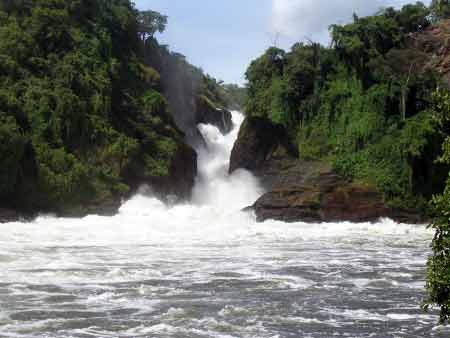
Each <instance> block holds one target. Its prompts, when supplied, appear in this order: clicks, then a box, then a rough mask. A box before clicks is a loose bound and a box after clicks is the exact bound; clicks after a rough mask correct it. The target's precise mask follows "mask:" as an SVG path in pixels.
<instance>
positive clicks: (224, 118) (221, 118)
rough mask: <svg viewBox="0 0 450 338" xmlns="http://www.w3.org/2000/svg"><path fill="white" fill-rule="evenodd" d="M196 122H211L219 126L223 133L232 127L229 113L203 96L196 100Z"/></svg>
mask: <svg viewBox="0 0 450 338" xmlns="http://www.w3.org/2000/svg"><path fill="white" fill-rule="evenodd" d="M195 121H196V124H199V123H205V124H211V125H213V126H216V127H217V128H219V130H220V131H221V132H222V133H223V134H227V133H229V132H230V131H231V129H233V121H232V116H231V113H230V112H229V111H228V110H225V109H220V108H216V107H214V105H213V104H212V103H211V102H209V100H208V98H206V97H204V96H199V97H197V101H196V118H195Z"/></svg>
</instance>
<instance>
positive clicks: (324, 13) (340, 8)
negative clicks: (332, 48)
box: [272, 0, 429, 42]
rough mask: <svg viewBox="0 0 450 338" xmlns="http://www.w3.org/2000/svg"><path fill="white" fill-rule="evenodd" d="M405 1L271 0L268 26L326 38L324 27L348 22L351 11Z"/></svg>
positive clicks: (303, 36) (294, 34) (284, 32)
mask: <svg viewBox="0 0 450 338" xmlns="http://www.w3.org/2000/svg"><path fill="white" fill-rule="evenodd" d="M408 2H413V0H410V1H408V0H272V30H273V33H274V34H277V33H278V34H281V35H283V36H285V37H288V38H291V39H295V40H305V39H311V40H318V41H320V42H326V41H328V27H329V26H330V25H331V24H335V23H346V22H349V21H350V20H351V18H352V15H353V13H356V14H358V15H359V16H366V15H371V14H374V13H375V12H377V11H378V10H379V9H380V8H382V7H387V6H394V7H398V6H401V5H403V4H405V3H408ZM425 2H429V1H425Z"/></svg>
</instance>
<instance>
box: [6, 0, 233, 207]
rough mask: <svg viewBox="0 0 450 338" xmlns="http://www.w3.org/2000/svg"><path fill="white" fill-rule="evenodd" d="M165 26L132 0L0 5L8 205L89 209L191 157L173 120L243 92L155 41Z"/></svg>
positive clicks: (23, 0)
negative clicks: (193, 104) (198, 105)
mask: <svg viewBox="0 0 450 338" xmlns="http://www.w3.org/2000/svg"><path fill="white" fill-rule="evenodd" d="M166 24H167V17H165V16H163V15H161V14H159V13H157V12H154V11H146V12H139V11H137V10H136V9H135V8H134V5H133V3H132V2H130V1H128V0H98V1H90V0H76V1H75V0H74V1H65V0H33V1H31V0H9V1H2V2H0V157H1V158H2V166H1V169H0V207H3V208H13V209H16V210H19V211H21V212H30V213H33V212H35V211H47V212H56V213H61V214H77V213H80V214H83V213H86V212H88V211H89V210H88V207H89V208H90V207H92V206H103V208H104V207H105V205H110V204H114V203H119V202H120V199H121V198H123V197H124V196H127V195H129V193H130V192H132V190H133V189H136V188H137V186H138V185H139V184H140V183H144V182H147V183H152V184H155V185H158V184H159V183H161V182H165V183H167V181H169V180H170V179H172V176H173V173H172V172H171V171H172V167H173V162H174V161H177V160H178V161H180V159H181V158H182V156H181V155H180V154H184V156H185V158H186V156H188V157H189V156H190V157H191V158H192V157H195V153H194V151H193V150H192V149H191V148H190V146H189V145H187V144H186V138H185V135H184V133H183V132H182V131H181V130H180V128H181V129H183V126H182V125H176V123H175V121H174V117H175V118H176V117H177V115H178V116H179V115H182V113H183V111H184V110H188V109H189V108H188V107H187V104H186V107H183V104H185V102H187V103H190V102H193V101H196V100H200V99H201V100H202V102H203V103H204V105H206V106H207V107H209V108H210V109H214V110H215V109H216V108H220V107H221V108H224V107H226V106H228V105H231V102H235V99H234V97H235V95H236V92H235V91H233V89H234V87H233V86H229V90H228V89H227V88H228V87H226V86H225V85H223V84H222V83H221V82H218V81H216V80H215V79H213V78H211V77H209V76H205V75H204V74H203V72H202V71H201V70H200V69H198V68H196V67H194V66H192V65H190V64H189V63H188V62H187V61H186V60H185V58H184V57H183V56H182V55H181V54H177V53H174V52H171V51H169V49H168V48H167V46H161V45H159V44H158V42H157V40H156V39H155V37H154V34H155V33H156V32H162V31H163V30H164V29H165V27H166ZM174 78H176V79H177V81H176V82H177V88H173V85H172V83H173V82H175V81H173V79H174ZM175 90H176V92H174V91H175ZM174 97H175V98H181V99H182V100H184V101H182V102H179V103H177V102H174V100H173V99H172V98H174ZM194 109H195V107H192V108H191V110H194ZM176 110H179V111H178V112H177V111H176ZM176 122H178V121H176ZM180 156H181V157H180ZM190 162H192V165H193V166H195V158H194V159H193V160H192V161H190ZM191 171H195V168H191ZM193 175H194V176H195V173H193ZM192 180H193V178H192ZM175 184H176V183H175ZM185 190H188V189H185ZM183 193H186V194H187V191H184V192H183ZM100 211H101V210H100Z"/></svg>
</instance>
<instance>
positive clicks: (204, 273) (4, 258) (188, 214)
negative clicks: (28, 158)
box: [0, 113, 450, 338]
mask: <svg viewBox="0 0 450 338" xmlns="http://www.w3.org/2000/svg"><path fill="white" fill-rule="evenodd" d="M233 119H234V122H235V129H234V130H233V131H232V132H231V133H230V134H228V135H226V136H223V135H221V134H220V132H219V131H218V130H217V129H216V128H214V127H212V126H204V125H203V126H200V128H201V132H202V133H203V135H204V136H205V139H206V140H207V143H208V146H209V147H208V148H209V151H208V152H206V151H202V152H200V157H199V169H200V173H199V178H198V180H197V184H196V187H195V189H194V193H193V198H192V202H191V203H189V204H183V205H174V206H167V205H164V204H163V203H161V202H160V201H158V200H157V199H155V198H152V197H151V194H150V191H149V189H145V188H143V189H142V191H141V193H140V194H138V195H137V196H135V197H134V198H133V199H131V200H130V201H127V202H126V203H124V204H123V206H122V208H121V209H120V212H119V214H118V215H116V216H114V217H100V216H88V217H85V218H83V219H58V218H55V217H52V216H41V217H39V218H38V219H37V220H35V221H34V222H31V223H9V224H3V225H0V337H21V338H60V337H64V338H72V337H73V338H90V337H117V338H137V337H161V338H166V337H167V338H169V337H170V338H175V337H176V338H206V337H217V338H241V337H242V338H269V337H270V338H284V337H292V338H294V337H295V338H318V337H322V338H331V337H355V338H362V337H373V338H394V337H402V338H403V337H405V338H406V337H408V338H409V337H449V336H450V330H449V329H448V328H447V329H446V328H444V327H440V326H437V325H436V323H437V316H436V313H431V314H427V313H424V312H422V310H421V309H420V303H421V301H422V299H423V297H424V276H425V264H426V259H427V256H428V255H429V251H430V249H429V244H430V241H431V238H432V232H431V231H430V230H427V229H426V228H425V227H424V226H417V225H406V224H396V223H394V222H392V221H390V220H382V221H380V222H379V223H377V224H351V223H329V224H304V223H296V224H285V223H281V222H275V221H268V222H265V223H262V224H258V223H256V222H255V218H254V216H253V215H251V214H248V213H242V212H240V210H241V209H242V208H243V207H246V206H248V205H250V204H252V203H253V202H254V201H255V200H256V198H257V197H258V196H259V194H260V193H261V192H262V189H261V187H260V186H259V184H258V181H257V179H256V178H254V177H253V176H252V175H251V174H250V173H248V172H245V171H238V172H236V173H235V174H234V175H232V176H231V177H229V176H228V175H227V169H228V158H229V154H230V151H231V148H232V145H233V142H234V140H235V139H236V137H237V131H238V128H239V125H240V123H241V122H242V115H240V114H239V113H234V114H233Z"/></svg>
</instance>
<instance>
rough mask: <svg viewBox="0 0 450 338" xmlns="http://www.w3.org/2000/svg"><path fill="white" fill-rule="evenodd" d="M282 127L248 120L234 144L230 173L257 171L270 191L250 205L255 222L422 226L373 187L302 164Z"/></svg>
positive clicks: (317, 164)
mask: <svg viewBox="0 0 450 338" xmlns="http://www.w3.org/2000/svg"><path fill="white" fill-rule="evenodd" d="M297 155H298V154H297V152H296V151H295V149H294V148H293V146H292V144H290V143H289V140H288V138H287V134H286V132H285V131H284V129H283V127H282V126H279V125H274V124H272V123H271V122H270V121H267V120H265V119H261V118H248V119H247V120H246V121H245V122H244V124H243V126H242V129H241V130H240V132H239V137H238V140H237V142H236V144H235V146H234V149H233V152H232V155H231V162H230V172H233V171H234V170H237V169H239V168H242V169H247V170H250V171H251V172H253V173H254V174H255V175H256V176H257V177H258V178H259V179H260V180H261V182H262V184H263V185H264V187H265V189H266V190H267V193H265V194H264V195H263V196H261V197H260V198H259V199H258V200H257V201H256V202H255V204H254V205H253V206H252V207H250V209H252V210H254V212H255V214H256V217H257V220H258V221H259V222H263V221H265V220H269V219H272V220H279V221H284V222H314V223H315V222H318V223H320V222H339V221H351V222H372V221H376V220H378V219H379V218H382V217H389V218H392V219H394V220H396V221H399V222H408V223H418V222H420V221H421V219H420V217H418V216H417V215H414V214H409V213H407V212H399V211H395V210H392V209H390V208H389V207H387V206H386V204H385V203H384V201H383V197H382V195H381V194H380V193H379V192H378V191H377V190H376V189H374V188H372V187H369V186H365V185H361V184H356V183H352V182H349V181H348V180H346V179H344V178H342V177H340V176H339V175H337V174H336V173H334V172H333V170H332V169H331V168H330V166H329V165H327V164H326V163H324V162H312V161H302V160H299V159H298V158H297Z"/></svg>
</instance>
